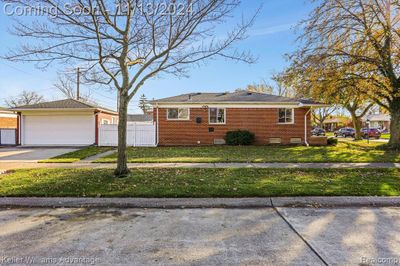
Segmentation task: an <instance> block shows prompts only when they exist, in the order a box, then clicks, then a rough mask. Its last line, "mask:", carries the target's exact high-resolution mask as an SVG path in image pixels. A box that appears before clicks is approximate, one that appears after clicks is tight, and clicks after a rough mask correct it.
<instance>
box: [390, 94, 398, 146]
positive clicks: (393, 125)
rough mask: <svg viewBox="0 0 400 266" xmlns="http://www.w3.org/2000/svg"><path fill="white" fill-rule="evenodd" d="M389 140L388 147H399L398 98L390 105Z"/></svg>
mask: <svg viewBox="0 0 400 266" xmlns="http://www.w3.org/2000/svg"><path fill="white" fill-rule="evenodd" d="M389 107H390V115H391V120H390V140H389V146H392V147H396V148H397V147H400V97H397V98H395V99H394V100H393V101H392V102H391V103H390V106H389Z"/></svg>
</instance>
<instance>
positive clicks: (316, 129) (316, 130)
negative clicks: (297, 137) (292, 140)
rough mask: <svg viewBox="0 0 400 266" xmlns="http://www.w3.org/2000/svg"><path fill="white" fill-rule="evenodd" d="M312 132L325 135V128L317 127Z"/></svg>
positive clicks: (316, 134) (315, 134)
mask: <svg viewBox="0 0 400 266" xmlns="http://www.w3.org/2000/svg"><path fill="white" fill-rule="evenodd" d="M311 134H312V135H313V136H325V130H324V129H322V128H320V127H316V128H314V129H313V130H312V131H311Z"/></svg>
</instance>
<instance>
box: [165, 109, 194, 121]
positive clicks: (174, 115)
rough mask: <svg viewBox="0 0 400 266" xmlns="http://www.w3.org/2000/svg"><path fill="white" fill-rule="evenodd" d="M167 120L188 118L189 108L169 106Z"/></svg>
mask: <svg viewBox="0 0 400 266" xmlns="http://www.w3.org/2000/svg"><path fill="white" fill-rule="evenodd" d="M167 119H168V120H189V108H169V109H168V110H167Z"/></svg>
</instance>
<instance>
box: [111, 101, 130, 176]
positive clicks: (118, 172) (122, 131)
mask: <svg viewBox="0 0 400 266" xmlns="http://www.w3.org/2000/svg"><path fill="white" fill-rule="evenodd" d="M128 103H129V100H128V94H126V93H120V94H119V108H118V113H119V120H118V163H117V169H115V171H114V174H115V176H117V177H126V176H127V175H128V174H129V172H130V171H129V168H128V165H127V155H126V130H127V120H128Z"/></svg>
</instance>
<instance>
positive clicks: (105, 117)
mask: <svg viewBox="0 0 400 266" xmlns="http://www.w3.org/2000/svg"><path fill="white" fill-rule="evenodd" d="M98 116H99V125H101V124H102V123H101V120H102V119H106V120H108V121H109V124H112V123H113V121H112V118H113V117H114V120H115V119H116V118H118V115H111V114H107V113H98ZM115 123H117V121H115Z"/></svg>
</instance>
